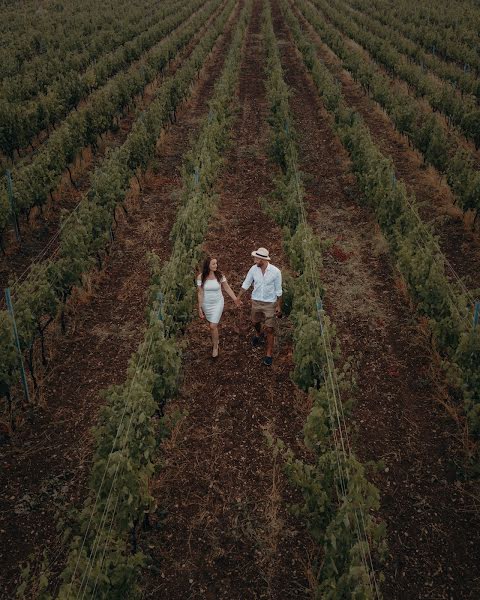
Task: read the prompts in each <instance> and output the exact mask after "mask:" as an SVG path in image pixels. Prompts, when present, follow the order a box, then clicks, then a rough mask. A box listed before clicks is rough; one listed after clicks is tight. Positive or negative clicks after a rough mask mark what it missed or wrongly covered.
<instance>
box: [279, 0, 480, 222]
mask: <svg viewBox="0 0 480 600" xmlns="http://www.w3.org/2000/svg"><path fill="white" fill-rule="evenodd" d="M313 5H314V6H312V4H311V3H309V2H306V1H305V0H301V1H300V2H299V3H298V8H299V10H300V11H301V12H302V14H303V15H304V17H305V18H306V19H307V21H308V22H309V23H310V24H311V25H312V27H313V28H314V29H315V30H316V31H317V32H318V34H319V35H320V36H321V38H322V40H323V41H324V42H325V43H326V44H328V46H329V47H330V48H331V49H332V50H333V51H334V52H335V53H336V54H337V55H338V56H339V58H340V59H341V60H342V62H343V64H344V66H345V68H346V69H347V70H348V71H349V72H350V73H352V76H353V77H354V78H355V79H356V80H357V81H358V82H359V83H360V84H361V85H362V86H363V88H364V89H365V90H366V91H367V93H368V94H370V95H371V96H372V97H373V99H374V100H376V101H377V102H378V103H379V104H380V105H381V106H383V107H384V109H385V110H386V111H387V113H388V114H389V116H390V117H391V118H392V121H393V123H394V124H395V126H396V127H397V129H398V130H399V131H400V132H401V133H403V134H405V135H407V136H408V137H409V139H410V140H411V142H412V143H413V145H414V146H415V147H416V148H417V149H418V150H419V151H420V152H421V153H422V154H423V157H424V159H425V161H426V162H428V163H430V164H432V165H433V166H434V167H435V168H437V169H438V170H439V171H440V172H441V173H443V174H444V175H445V176H446V178H447V181H448V184H449V185H450V187H451V188H452V191H453V192H454V194H455V195H456V198H457V199H458V202H459V204H460V206H461V208H462V209H463V210H464V211H467V210H473V211H475V212H476V213H478V211H479V210H480V173H479V172H478V170H477V169H475V165H474V157H473V154H472V153H471V152H468V151H467V150H465V148H464V144H463V142H462V139H461V136H459V135H458V134H457V133H456V132H455V131H454V130H452V129H445V127H444V125H443V123H442V117H441V116H440V115H438V114H437V113H436V112H434V113H432V112H431V110H430V109H428V108H426V107H424V106H423V104H422V102H421V99H416V98H414V97H412V96H410V95H409V94H407V93H404V92H399V91H398V90H393V89H392V88H391V86H390V78H389V76H388V75H384V74H383V73H382V72H381V71H380V70H379V69H378V68H377V67H375V66H374V65H373V64H372V63H369V62H368V61H367V60H366V59H365V56H364V54H362V52H361V51H358V50H355V49H353V48H351V47H350V46H348V45H347V44H346V43H345V41H344V38H343V37H342V35H341V34H340V32H339V31H337V30H336V29H335V27H334V26H333V25H332V24H330V23H329V22H327V20H326V19H324V18H322V15H321V13H320V12H319V10H320V11H325V12H326V14H328V15H330V16H331V18H332V20H333V22H336V23H338V24H340V23H341V27H342V28H344V29H345V31H347V30H348V32H349V34H352V35H353V33H355V35H354V37H355V36H360V37H361V38H362V42H364V43H366V44H367V45H368V47H369V49H371V48H372V45H371V44H370V43H368V42H369V41H370V39H371V34H369V33H368V32H366V31H365V30H364V29H362V28H361V27H360V28H359V27H358V26H357V25H356V24H355V23H354V22H353V20H352V19H348V18H344V17H340V16H339V14H338V12H337V11H336V9H334V8H332V6H331V5H329V4H328V3H327V2H326V1H325V0H313ZM317 9H319V10H317ZM290 22H291V27H292V32H294V35H295V39H296V41H297V44H298V47H299V50H300V51H301V53H302V55H303V58H304V62H305V65H306V66H307V68H308V69H309V70H311V71H312V75H313V76H314V79H316V76H317V75H318V72H319V71H323V72H324V75H323V79H324V83H327V86H326V88H325V87H321V86H320V85H319V83H320V82H319V81H317V80H316V81H315V83H316V85H317V88H318V90H322V92H323V93H322V97H323V98H324V99H325V105H326V108H327V109H328V110H329V111H332V112H334V113H337V114H335V118H336V120H337V122H339V121H340V123H342V124H343V125H344V124H345V119H344V118H341V119H340V120H339V115H338V108H337V107H336V106H332V103H331V98H332V96H331V91H330V90H332V89H334V88H335V87H336V86H337V85H338V84H337V83H335V82H333V77H332V76H331V75H330V74H329V73H328V71H327V69H326V67H324V66H323V65H320V64H317V66H315V63H319V61H318V59H317V58H316V53H315V48H314V46H313V45H312V44H311V43H310V42H309V41H308V39H306V37H305V35H304V34H303V32H302V30H301V28H300V25H299V23H298V21H297V19H296V18H295V16H292V19H290ZM387 50H388V47H385V45H382V46H381V50H379V53H381V56H382V59H383V62H384V63H386V64H387V65H390V66H392V65H394V66H395V69H396V68H397V67H400V68H402V69H403V68H405V69H407V70H409V71H411V70H412V69H416V70H417V75H418V76H419V77H420V79H421V81H422V85H423V84H425V82H427V81H428V77H427V76H426V74H424V73H423V71H421V70H419V67H413V66H412V65H411V64H409V63H408V62H407V63H405V62H403V61H400V62H398V61H397V58H392V57H389V53H388V51H387ZM378 56H380V54H378ZM403 74H404V75H406V76H407V78H408V76H409V75H408V73H407V72H405V73H403ZM328 79H330V82H328V81H327V80H328ZM417 81H418V80H417ZM429 85H430V84H429ZM432 85H433V84H432ZM427 87H428V86H427ZM443 87H444V88H445V90H446V92H445V93H441V94H440V93H439V91H438V89H430V88H429V90H428V97H429V100H430V101H431V102H432V106H433V107H434V110H435V109H436V110H438V108H440V107H441V106H442V107H443V110H444V111H445V112H446V114H449V115H450V117H449V118H451V119H453V120H454V121H456V122H457V123H460V124H462V125H464V133H465V135H467V136H468V137H470V138H472V139H473V140H474V141H475V143H477V145H478V143H480V128H479V126H480V112H479V110H478V107H476V106H473V105H472V102H469V103H467V102H466V101H464V100H462V99H460V97H459V96H458V95H457V94H456V92H455V90H454V89H453V88H451V86H450V84H443ZM447 87H448V88H449V89H448V90H447ZM450 88H451V89H450ZM445 90H444V91H445ZM425 92H427V90H425ZM338 101H339V102H340V96H338ZM452 102H453V103H455V102H458V103H460V104H462V103H464V104H465V107H464V108H462V107H461V106H460V104H458V105H457V106H455V107H454V106H453V105H452ZM341 104H342V105H343V106H345V104H344V102H341ZM467 104H468V105H467ZM473 104H475V102H473Z"/></svg>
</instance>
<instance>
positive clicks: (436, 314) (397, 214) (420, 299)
mask: <svg viewBox="0 0 480 600" xmlns="http://www.w3.org/2000/svg"><path fill="white" fill-rule="evenodd" d="M282 7H283V10H284V14H285V17H286V19H287V22H288V24H289V26H290V29H291V32H292V35H293V37H294V40H295V43H296V45H297V47H298V49H299V51H300V52H301V54H302V57H303V61H304V63H305V66H306V67H307V69H308V70H309V72H310V73H311V75H312V78H313V81H314V84H315V86H316V88H317V90H318V93H319V95H320V97H321V98H322V100H323V103H324V105H325V107H326V109H327V110H328V112H330V113H331V114H332V116H333V118H334V122H335V131H336V132H337V134H338V136H339V138H340V140H341V142H342V144H343V146H344V147H345V148H346V150H347V151H348V153H349V155H350V158H351V161H352V168H353V171H354V172H355V174H356V176H357V180H358V183H359V185H360V188H361V189H362V191H363V193H364V195H365V198H366V200H367V202H368V204H369V205H370V206H371V208H372V209H373V211H374V213H375V215H376V218H377V221H378V223H379V225H380V227H381V229H382V232H383V234H384V236H385V238H386V240H387V242H388V244H389V248H390V251H391V254H392V256H393V258H394V260H395V264H396V266H397V268H398V270H399V271H400V273H401V274H402V276H403V278H404V279H405V282H406V284H407V287H408V290H409V292H410V295H411V297H412V299H413V301H414V303H415V305H416V307H417V311H418V314H419V315H422V316H424V317H426V319H427V320H428V323H429V326H430V329H431V332H432V336H433V340H434V342H435V346H436V348H437V349H438V350H439V351H440V352H441V353H442V355H443V357H444V363H445V368H446V370H447V372H448V376H449V380H450V382H451V383H452V384H453V385H454V386H455V387H456V388H457V390H458V391H459V393H460V394H461V395H462V396H463V400H464V405H465V411H466V414H467V417H468V422H469V426H470V431H471V433H472V434H473V436H474V438H476V439H478V437H479V435H480V376H479V371H478V364H479V361H480V331H479V329H478V328H474V327H472V322H471V320H470V319H469V307H468V305H467V299H466V298H465V297H464V296H463V295H462V294H461V293H459V292H456V290H454V289H453V288H452V286H451V285H450V283H449V281H448V279H447V277H446V274H445V257H444V256H443V255H442V254H441V252H440V250H439V248H438V245H437V243H436V241H435V239H434V237H433V236H432V235H430V234H429V232H428V230H427V228H426V227H425V225H424V224H423V223H422V221H421V219H420V217H419V215H418V212H417V210H416V208H415V205H414V203H413V202H412V200H411V199H410V198H409V197H408V194H407V191H406V189H405V186H404V185H403V183H402V182H399V181H397V180H396V178H395V172H394V169H393V165H392V162H391V160H389V159H387V158H385V157H384V156H383V155H382V153H381V152H380V150H379V149H378V147H377V146H376V144H375V142H374V141H373V139H372V137H371V135H370V132H369V130H368V128H367V127H366V126H365V125H364V123H363V121H362V119H361V117H360V116H359V115H358V114H357V113H355V112H354V111H353V110H352V109H351V108H350V107H348V105H347V104H346V102H345V100H344V98H343V96H342V92H341V86H340V84H339V83H338V82H337V81H336V80H335V79H334V77H333V76H332V74H331V73H330V71H329V70H328V69H327V68H326V67H325V66H324V64H323V63H322V62H321V61H319V60H318V58H317V55H316V52H315V47H314V45H313V43H312V42H311V41H310V40H309V38H308V37H307V35H306V34H305V33H304V32H303V31H302V29H301V26H300V23H299V21H298V19H297V18H296V17H295V15H294V14H293V12H292V9H291V6H290V4H289V1H288V0H282ZM477 446H478V444H477ZM474 460H475V462H478V456H475V457H474Z"/></svg>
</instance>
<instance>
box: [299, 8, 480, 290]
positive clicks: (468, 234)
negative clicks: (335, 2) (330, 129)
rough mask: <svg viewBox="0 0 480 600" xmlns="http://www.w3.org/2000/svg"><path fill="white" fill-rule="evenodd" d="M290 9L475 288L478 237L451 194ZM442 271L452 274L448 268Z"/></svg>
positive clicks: (479, 275) (479, 272) (479, 273)
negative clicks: (466, 222) (466, 221)
mask: <svg viewBox="0 0 480 600" xmlns="http://www.w3.org/2000/svg"><path fill="white" fill-rule="evenodd" d="M295 13H296V15H297V17H299V19H300V21H301V23H302V26H305V28H306V30H307V31H308V32H309V33H310V34H311V39H312V40H313V41H314V43H315V46H316V48H317V50H318V56H319V57H320V59H321V60H322V61H323V62H324V63H325V65H326V66H327V67H328V68H329V69H330V70H331V71H332V73H333V74H334V75H335V77H337V78H338V80H339V82H340V83H341V86H342V93H343V95H344V97H345V100H346V102H347V104H348V105H349V106H351V107H352V108H353V109H355V110H356V111H357V112H358V113H359V114H361V115H362V117H363V119H364V121H365V123H366V125H367V126H368V128H369V129H370V131H371V134H372V136H373V139H374V140H375V142H376V144H377V145H378V147H379V148H380V150H381V151H382V152H383V153H384V154H385V155H386V156H389V157H390V158H391V159H392V160H393V163H394V166H395V171H396V175H397V177H398V178H399V179H401V180H402V181H403V182H404V183H405V185H406V187H407V190H408V192H409V193H411V194H413V195H414V196H415V198H416V200H417V203H418V205H419V207H420V213H421V216H422V218H423V220H424V222H433V223H434V231H435V233H436V234H437V235H438V236H439V237H440V247H441V249H442V252H443V253H444V254H445V256H446V258H447V260H448V261H449V262H450V264H451V265H452V267H453V269H454V271H455V273H456V274H457V275H458V276H459V277H461V278H464V280H465V283H466V286H467V288H468V289H469V290H474V289H475V288H478V287H480V238H479V236H478V233H476V232H472V230H471V228H470V227H467V225H466V224H465V222H464V219H463V214H462V212H461V211H460V210H459V209H458V208H456V207H455V206H454V197H453V194H452V192H451V190H450V188H449V186H448V185H447V183H446V182H445V180H444V179H443V178H442V177H441V176H440V174H439V173H438V171H436V170H435V169H434V168H433V167H427V166H426V165H425V164H424V162H423V159H422V157H421V154H420V153H418V152H417V151H415V150H413V149H412V148H411V146H410V145H409V142H408V139H407V138H406V137H405V136H402V135H401V134H400V133H398V132H397V131H396V130H395V128H394V125H393V123H392V121H391V120H390V119H389V117H388V115H387V114H386V113H385V111H383V109H382V108H381V107H380V106H379V105H378V104H377V103H376V102H374V101H373V100H372V99H371V98H369V97H368V96H367V95H365V93H364V91H363V89H362V87H361V85H360V84H358V83H356V82H355V81H354V80H353V78H352V76H351V75H350V74H349V73H348V72H347V71H345V70H344V69H343V68H342V67H341V63H340V61H339V59H338V57H337V56H336V55H335V54H334V53H333V52H332V51H331V50H330V49H329V48H328V46H326V45H325V44H323V43H322V42H321V41H320V38H319V37H318V35H316V34H315V33H314V31H313V29H312V28H311V27H310V26H309V25H306V23H307V22H306V20H305V19H304V18H303V17H302V16H301V14H300V12H299V11H295ZM447 275H448V277H450V278H452V279H454V278H455V276H454V274H453V272H452V271H451V270H450V269H448V270H447Z"/></svg>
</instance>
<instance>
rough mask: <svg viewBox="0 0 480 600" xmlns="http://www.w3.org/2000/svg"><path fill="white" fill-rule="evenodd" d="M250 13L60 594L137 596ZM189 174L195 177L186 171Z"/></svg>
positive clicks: (122, 389)
mask: <svg viewBox="0 0 480 600" xmlns="http://www.w3.org/2000/svg"><path fill="white" fill-rule="evenodd" d="M250 14H251V2H248V3H246V5H245V7H244V9H243V11H242V13H241V15H240V19H239V21H238V23H237V26H236V29H235V33H234V36H233V40H232V43H231V47H230V50H229V53H228V56H227V60H226V62H225V66H224V69H223V72H222V76H221V77H220V80H219V83H218V84H217V86H216V88H215V91H214V98H213V100H212V105H214V106H215V109H216V110H217V111H220V110H221V111H222V112H221V113H220V112H218V118H216V117H215V114H213V116H212V113H210V116H209V117H208V118H207V119H206V120H205V122H204V126H203V127H202V128H201V132H200V135H199V141H198V142H197V143H196V144H195V146H194V151H192V153H190V156H189V160H191V164H193V165H195V168H197V169H198V171H197V172H198V173H200V168H201V169H202V176H201V177H200V176H199V178H198V180H199V181H198V184H197V183H196V184H195V186H194V187H193V188H192V187H191V185H190V183H187V185H186V186H185V188H186V190H187V192H186V194H187V195H186V196H185V197H184V203H183V206H182V207H181V208H180V210H179V213H178V218H177V222H176V226H175V233H173V234H172V235H174V236H175V243H174V246H173V251H172V257H171V259H170V260H169V261H168V262H167V263H166V264H165V265H164V266H163V267H162V265H161V262H160V259H159V257H158V256H156V255H155V254H150V255H149V263H150V266H151V270H152V277H151V285H150V289H149V292H148V298H149V309H148V311H147V312H148V314H147V318H148V328H147V331H146V334H145V336H144V340H143V342H142V343H141V344H140V345H139V347H138V350H137V352H136V353H135V354H134V355H133V356H132V358H131V359H130V362H129V367H128V372H127V379H126V381H125V383H124V384H122V385H119V386H113V387H111V388H109V389H108V390H107V391H106V392H105V399H106V403H105V406H104V408H103V409H102V410H101V414H100V418H99V422H98V425H97V427H96V429H95V438H96V451H95V456H94V461H93V469H92V475H91V480H90V488H91V493H90V495H89V497H88V499H87V501H86V503H85V506H84V508H83V510H82V511H81V512H80V514H79V516H78V519H77V524H76V526H75V531H74V534H73V540H72V543H71V547H70V553H69V557H68V561H67V566H66V568H65V570H64V572H63V574H62V579H63V582H64V584H63V586H62V587H61V590H60V592H59V595H58V598H60V599H62V600H67V599H70V598H73V597H77V596H78V594H79V593H85V594H86V595H88V596H90V595H95V596H96V597H99V598H103V599H105V600H107V599H112V598H113V599H115V598H118V599H120V598H135V597H137V596H138V592H139V590H138V583H137V575H138V570H139V567H140V566H142V565H144V564H145V560H146V557H145V556H144V555H143V554H142V553H141V552H138V551H137V549H136V547H135V545H136V544H135V543H134V542H133V541H132V546H130V545H129V544H128V543H127V538H128V536H129V535H130V536H131V538H132V540H134V539H136V531H137V530H138V528H139V527H140V525H141V524H142V522H143V521H144V520H145V518H146V517H147V516H148V514H149V513H150V512H151V511H152V510H154V508H155V502H154V499H153V498H152V496H151V494H150V491H149V480H150V478H151V476H152V474H153V471H154V460H155V453H156V448H157V446H158V443H159V439H158V436H159V432H160V433H161V432H164V431H165V425H166V424H165V422H164V419H163V418H162V417H161V416H159V415H161V414H162V410H163V406H164V404H165V403H166V402H167V401H168V400H169V399H170V398H171V397H172V396H173V395H174V394H175V392H176V389H177V384H178V379H179V371H180V353H179V349H178V345H177V343H176V341H175V337H174V334H175V333H176V332H177V331H178V330H179V328H180V327H179V325H180V324H184V323H185V322H186V319H188V318H190V316H191V312H192V311H191V307H190V308H189V302H188V300H189V298H190V296H191V293H190V292H187V291H186V290H187V286H188V289H190V290H194V286H193V281H192V273H193V272H194V270H193V269H194V267H195V266H196V265H195V261H194V259H195V257H196V253H197V252H198V248H199V245H200V243H201V242H202V240H203V235H204V232H205V229H206V226H207V219H206V217H203V218H202V219H200V220H198V219H197V217H198V216H199V215H200V214H201V213H200V212H199V211H198V208H199V206H203V207H204V208H210V210H211V209H212V207H213V202H214V199H215V197H216V196H215V193H214V191H213V185H214V183H215V180H216V176H217V175H218V172H219V168H220V166H221V164H222V161H221V160H220V156H221V154H222V151H223V150H224V148H225V144H226V142H227V140H228V130H227V127H228V125H229V123H230V119H229V118H226V114H228V115H229V114H231V105H232V98H233V97H234V91H235V86H236V82H237V80H238V73H239V66H240V56H241V49H242V46H243V39H244V33H245V30H246V27H247V24H248V20H249V18H250ZM219 100H221V102H219ZM209 156H211V159H209ZM187 162H188V161H187ZM187 175H188V178H187V182H189V181H190V179H191V178H190V174H188V173H187ZM200 187H201V188H202V189H200ZM207 190H208V192H209V193H207ZM200 203H202V204H200ZM192 216H193V220H192V218H191V217H192ZM195 224H196V225H195ZM179 259H180V262H178V261H179ZM180 266H181V268H180ZM167 282H168V285H167Z"/></svg>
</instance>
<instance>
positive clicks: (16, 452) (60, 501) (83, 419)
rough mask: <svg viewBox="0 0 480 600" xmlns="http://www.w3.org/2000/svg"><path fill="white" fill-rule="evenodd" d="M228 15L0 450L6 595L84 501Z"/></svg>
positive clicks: (223, 43)
mask: <svg viewBox="0 0 480 600" xmlns="http://www.w3.org/2000/svg"><path fill="white" fill-rule="evenodd" d="M237 16H238V8H237V9H235V11H234V13H232V19H231V21H230V22H229V24H228V26H227V28H226V31H225V34H224V36H223V37H221V38H220V39H219V42H218V43H217V46H216V48H215V50H214V52H213V53H212V54H211V58H210V59H208V60H207V61H206V64H205V67H204V70H203V71H202V74H201V77H200V79H199V80H198V82H197V83H196V86H195V89H194V92H193V94H192V97H191V100H190V101H189V102H188V103H187V104H186V105H184V106H183V107H181V109H180V110H179V111H178V114H177V123H176V124H174V125H172V126H170V127H169V128H168V131H167V132H166V133H165V134H164V135H163V136H162V138H161V140H160V144H159V151H158V155H157V158H156V160H155V165H154V168H153V169H152V170H150V171H149V172H148V173H147V175H146V177H145V181H144V189H143V193H142V194H140V195H139V196H138V194H133V196H132V198H131V199H130V201H129V202H128V209H129V217H128V218H125V217H122V218H121V220H120V225H119V227H118V228H117V231H116V240H115V242H114V247H113V251H112V255H111V256H110V258H109V260H108V262H107V265H106V268H105V269H104V271H102V273H100V274H98V275H95V276H94V277H93V290H92V292H91V293H90V294H86V293H82V295H81V297H79V298H78V299H77V301H76V303H75V305H74V306H72V310H71V312H72V314H71V316H70V323H69V330H68V331H67V335H66V336H65V337H61V336H60V335H59V334H57V335H56V337H55V338H54V339H52V340H48V341H47V344H48V347H49V348H50V352H51V356H50V361H49V365H48V369H47V372H46V373H45V376H44V378H43V380H42V381H41V389H42V403H43V405H44V409H43V410H42V411H40V412H39V413H38V414H37V415H36V416H35V421H34V423H33V425H32V427H29V426H28V424H26V423H25V424H24V425H23V426H22V429H21V431H20V432H19V434H18V436H17V439H16V441H15V446H13V447H12V446H4V447H2V448H1V449H0V451H1V455H0V461H1V465H2V469H1V470H0V473H1V475H0V489H1V490H2V493H1V495H0V535H1V544H0V563H1V564H2V571H3V574H4V575H3V578H2V588H1V590H2V591H3V593H5V594H7V595H8V596H9V597H10V596H11V594H12V593H13V590H14V589H15V585H16V583H15V582H16V579H17V577H18V573H19V569H20V561H21V560H25V559H26V558H27V557H28V556H29V554H30V553H31V552H33V551H37V552H38V551H41V549H42V548H44V547H45V546H49V547H50V549H51V550H52V554H53V555H54V554H55V553H56V551H57V549H59V546H60V538H61V535H58V533H57V532H56V531H55V524H56V522H57V518H56V511H57V510H60V511H62V510H64V509H65V507H68V506H72V505H78V504H79V503H81V502H82V501H83V499H84V496H85V491H86V490H85V483H86V478H87V477H88V473H89V467H90V462H89V461H90V457H91V451H92V447H91V442H92V440H91V435H90V428H91V427H92V426H93V425H94V424H95V421H96V417H97V413H98V409H99V407H100V405H101V403H102V400H101V398H100V397H99V392H100V390H102V389H104V388H106V387H108V386H109V385H111V384H118V383H121V382H122V381H123V380H124V378H125V372H126V367H127V362H128V359H129V358H130V356H131V354H132V353H133V352H134V350H135V349H136V348H137V345H138V343H139V342H140V340H141V339H142V335H143V329H144V324H145V307H146V296H145V292H146V290H147V286H148V284H149V280H150V273H149V269H148V265H147V262H146V260H145V259H146V253H147V252H148V251H150V250H154V251H155V252H156V253H157V254H158V255H159V256H160V258H161V259H166V258H168V256H169V253H170V247H171V244H170V240H169V232H170V230H171V227H172V225H173V222H174V220H175V213H176V201H177V200H178V198H179V195H178V192H179V190H180V186H181V164H182V157H183V155H184V153H185V151H186V150H188V148H189V147H190V142H191V138H192V136H193V135H194V134H195V132H196V130H197V129H198V125H199V122H200V119H201V117H202V116H203V115H204V114H205V112H206V108H207V101H208V99H209V97H210V96H211V92H212V89H213V84H214V82H215V80H216V78H217V77H218V73H219V72H220V69H221V66H222V64H223V60H224V56H225V48H226V47H227V45H228V43H229V41H230V39H231V30H232V25H233V22H234V21H235V20H236V18H237ZM52 333H53V332H52Z"/></svg>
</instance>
